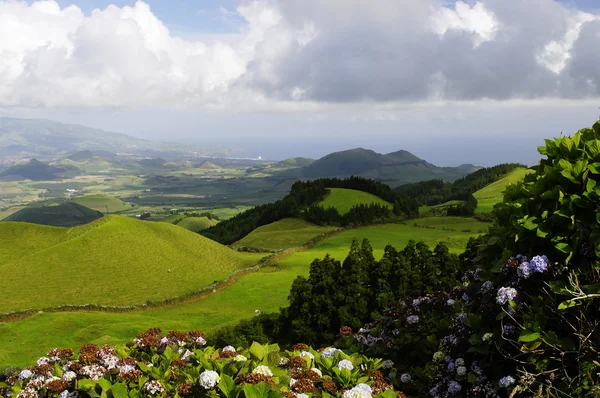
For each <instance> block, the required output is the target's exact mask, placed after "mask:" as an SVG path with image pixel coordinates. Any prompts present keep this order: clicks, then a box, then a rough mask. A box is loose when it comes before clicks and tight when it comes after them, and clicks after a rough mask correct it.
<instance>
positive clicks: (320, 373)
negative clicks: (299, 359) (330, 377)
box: [311, 368, 323, 377]
mask: <svg viewBox="0 0 600 398" xmlns="http://www.w3.org/2000/svg"><path fill="white" fill-rule="evenodd" d="M311 370H312V371H313V372H315V373H316V374H318V375H319V377H323V372H321V371H320V370H319V369H317V368H312V369H311Z"/></svg>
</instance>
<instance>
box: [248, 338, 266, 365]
mask: <svg viewBox="0 0 600 398" xmlns="http://www.w3.org/2000/svg"><path fill="white" fill-rule="evenodd" d="M248 352H249V353H250V355H252V356H253V357H255V358H256V359H258V360H259V361H262V360H263V358H264V357H265V355H267V347H265V346H263V345H262V344H259V343H257V342H256V341H255V342H253V343H252V345H251V346H250V349H249V350H248Z"/></svg>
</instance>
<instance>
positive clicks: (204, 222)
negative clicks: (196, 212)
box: [176, 217, 218, 232]
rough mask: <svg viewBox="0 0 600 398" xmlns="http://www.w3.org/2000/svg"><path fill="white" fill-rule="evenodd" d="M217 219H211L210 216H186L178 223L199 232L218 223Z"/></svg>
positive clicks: (189, 229) (182, 226)
mask: <svg viewBox="0 0 600 398" xmlns="http://www.w3.org/2000/svg"><path fill="white" fill-rule="evenodd" d="M217 223H218V221H217V220H209V219H208V217H186V218H184V219H183V220H181V221H179V222H178V223H177V224H176V225H177V226H179V227H181V228H185V229H187V230H188V231H192V232H199V231H202V230H203V229H206V228H209V227H212V226H213V225H217Z"/></svg>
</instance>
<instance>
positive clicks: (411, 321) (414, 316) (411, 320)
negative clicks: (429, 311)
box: [406, 315, 419, 325]
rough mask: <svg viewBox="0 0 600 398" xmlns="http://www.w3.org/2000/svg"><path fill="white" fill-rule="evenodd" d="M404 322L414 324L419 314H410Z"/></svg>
mask: <svg viewBox="0 0 600 398" xmlns="http://www.w3.org/2000/svg"><path fill="white" fill-rule="evenodd" d="M406 322H408V323H410V324H411V325H414V324H415V323H417V322H419V316H418V315H411V316H409V317H407V318H406Z"/></svg>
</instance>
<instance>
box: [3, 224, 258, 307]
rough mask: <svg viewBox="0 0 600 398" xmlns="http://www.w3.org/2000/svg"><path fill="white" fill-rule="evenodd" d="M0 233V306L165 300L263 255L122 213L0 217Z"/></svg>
mask: <svg viewBox="0 0 600 398" xmlns="http://www.w3.org/2000/svg"><path fill="white" fill-rule="evenodd" d="M0 236H2V240H1V241H0V254H2V255H1V256H0V274H1V275H2V281H3V286H4V287H3V288H2V290H1V291H0V312H7V311H15V310H23V309H30V308H33V309H36V308H45V307H52V306H59V305H64V304H74V305H75V304H79V305H81V304H88V303H90V304H99V305H115V306H122V305H133V304H142V303H145V302H146V301H147V300H161V299H166V298H169V297H175V296H179V295H182V294H185V293H187V292H191V291H194V290H197V289H199V288H201V287H204V286H207V285H209V284H211V283H212V282H213V281H215V280H219V279H222V278H224V277H226V276H228V275H230V274H231V273H232V272H233V271H235V270H237V269H242V268H245V267H248V266H252V265H254V264H256V263H257V261H258V260H259V259H260V258H261V257H263V256H262V255H259V254H249V253H238V252H236V251H234V250H231V249H229V248H227V247H225V246H222V245H220V244H218V243H216V242H213V241H211V240H209V239H206V238H204V237H202V236H200V235H198V234H194V233H192V232H189V231H187V230H185V229H183V228H180V227H178V226H175V225H169V224H167V223H153V222H145V221H138V220H135V219H131V218H128V217H124V216H107V217H103V218H101V219H99V220H97V221H95V222H93V223H90V224H87V225H84V226H80V227H75V228H49V227H42V226H39V225H34V224H27V223H8V222H6V223H0ZM169 269H170V270H171V271H170V272H169V271H168V270H169ZM23 270H27V272H24V271H23Z"/></svg>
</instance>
